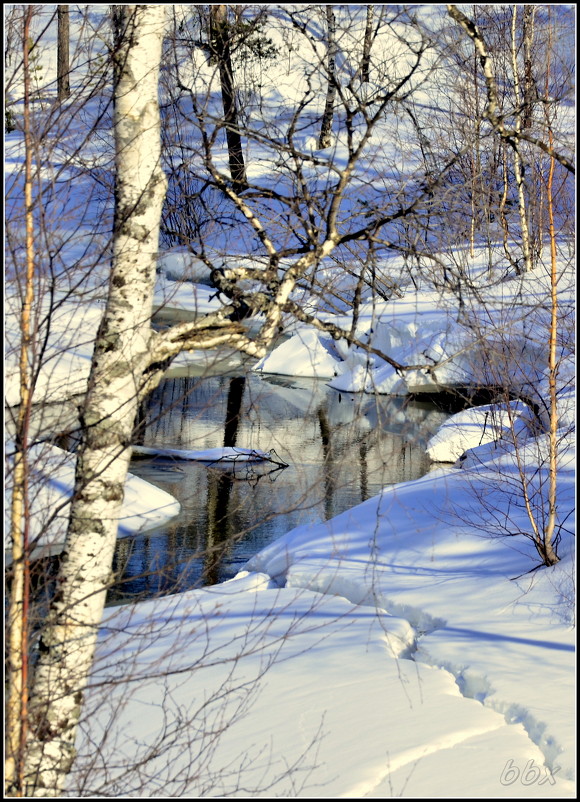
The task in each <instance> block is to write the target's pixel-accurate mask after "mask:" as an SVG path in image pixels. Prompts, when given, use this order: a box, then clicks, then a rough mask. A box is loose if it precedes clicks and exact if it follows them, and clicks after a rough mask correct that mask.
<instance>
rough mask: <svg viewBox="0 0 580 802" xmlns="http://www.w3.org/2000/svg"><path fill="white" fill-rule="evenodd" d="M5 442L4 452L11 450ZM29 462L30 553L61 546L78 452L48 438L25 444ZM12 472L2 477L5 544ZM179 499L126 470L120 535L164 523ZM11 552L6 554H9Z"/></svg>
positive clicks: (8, 542)
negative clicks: (44, 441) (66, 448)
mask: <svg viewBox="0 0 580 802" xmlns="http://www.w3.org/2000/svg"><path fill="white" fill-rule="evenodd" d="M13 448H14V446H13V444H12V448H11V447H10V444H8V448H7V454H10V452H11V451H12V450H13ZM29 460H30V465H31V476H30V498H31V513H30V517H29V526H30V529H29V538H30V541H31V542H32V541H34V548H33V551H32V554H33V556H34V557H38V556H40V555H47V554H55V553H58V552H59V551H61V550H62V547H63V544H64V541H65V535H66V529H67V525H68V518H69V512H70V498H71V496H72V494H73V489H74V479H75V464H76V457H75V456H74V455H73V454H69V453H67V452H66V451H63V450H62V449H61V448H57V447H56V446H53V445H50V444H49V443H38V444H36V445H33V446H31V448H30V449H29ZM11 497H12V489H11V474H10V472H9V473H8V475H7V481H6V505H5V516H6V518H5V527H4V548H5V549H9V548H10V546H11V538H10V525H9V512H10V500H11ZM179 509H180V505H179V502H178V501H177V500H176V499H175V498H173V496H171V495H170V494H169V493H166V492H165V491H164V490H161V489H160V488H158V487H155V486H154V485H152V484H151V483H150V482H146V481H145V480H144V479H140V478H139V477H138V476H133V475H132V474H128V475H127V480H126V482H125V491H124V498H123V506H122V508H121V513H120V516H119V529H118V537H128V536H130V535H134V534H137V533H138V532H142V531H144V530H148V529H152V528H153V527H156V526H159V525H161V524H164V523H166V522H167V521H168V520H170V519H171V518H173V517H174V516H175V515H177V514H178V513H179ZM7 558H9V554H7Z"/></svg>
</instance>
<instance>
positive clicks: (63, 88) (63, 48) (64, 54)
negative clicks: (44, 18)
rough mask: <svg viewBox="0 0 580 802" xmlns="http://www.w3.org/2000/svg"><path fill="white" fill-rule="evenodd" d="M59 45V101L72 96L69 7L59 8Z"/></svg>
mask: <svg viewBox="0 0 580 802" xmlns="http://www.w3.org/2000/svg"><path fill="white" fill-rule="evenodd" d="M57 19H58V45H57V71H56V72H57V91H58V99H59V101H63V100H66V98H67V97H69V96H70V79H69V74H70V62H69V42H70V35H69V7H68V6H57Z"/></svg>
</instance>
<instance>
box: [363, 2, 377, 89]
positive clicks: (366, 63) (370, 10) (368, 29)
mask: <svg viewBox="0 0 580 802" xmlns="http://www.w3.org/2000/svg"><path fill="white" fill-rule="evenodd" d="M374 10H375V7H374V6H367V19H366V24H365V38H364V43H363V55H362V61H361V76H360V79H361V83H363V84H368V83H369V82H370V80H371V45H372V37H373V16H374Z"/></svg>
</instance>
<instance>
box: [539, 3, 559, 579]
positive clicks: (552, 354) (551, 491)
mask: <svg viewBox="0 0 580 802" xmlns="http://www.w3.org/2000/svg"><path fill="white" fill-rule="evenodd" d="M550 16H551V15H550V9H548V25H549V26H550V28H549V39H548V62H547V66H546V90H545V96H546V98H547V97H548V93H549V88H550V51H551V47H552V30H551V19H550ZM544 114H545V117H546V125H547V127H548V143H549V145H550V147H553V146H554V134H553V131H552V124H551V122H550V116H549V111H548V106H547V104H544ZM554 168H555V160H554V157H553V156H552V157H551V158H550V170H549V173H548V187H547V192H546V200H547V205H548V231H549V235H550V293H551V297H550V301H551V304H550V348H549V355H548V385H549V388H550V431H549V435H548V440H549V487H548V520H547V523H546V526H545V527H544V532H543V535H544V538H543V540H544V543H543V545H544V551H545V558H544V560H545V562H546V564H547V565H554V564H555V563H556V562H558V559H559V558H558V556H557V554H556V551H555V548H554V531H555V527H556V491H557V480H558V465H557V460H558V436H557V430H558V407H557V404H556V378H557V375H558V359H557V334H558V292H557V290H558V272H557V258H556V228H555V225H554V203H553V191H554Z"/></svg>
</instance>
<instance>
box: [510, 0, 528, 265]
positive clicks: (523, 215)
mask: <svg viewBox="0 0 580 802" xmlns="http://www.w3.org/2000/svg"><path fill="white" fill-rule="evenodd" d="M516 21H517V6H514V7H513V12H512V69H513V74H514V99H515V107H516V113H515V126H514V131H515V133H516V140H515V147H514V175H515V178H516V187H517V190H518V206H519V210H520V226H521V229H522V252H523V255H524V270H525V271H526V272H529V271H530V270H531V269H532V254H531V248H530V230H529V226H528V210H527V208H526V195H525V192H524V166H523V164H522V158H521V156H520V151H519V147H520V142H519V138H518V135H519V133H520V132H521V129H522V109H521V93H520V78H519V70H518V60H517V47H516V45H517V43H516V30H517V25H516Z"/></svg>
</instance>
